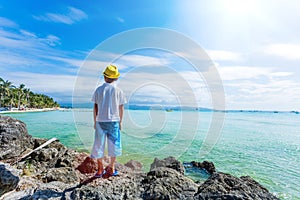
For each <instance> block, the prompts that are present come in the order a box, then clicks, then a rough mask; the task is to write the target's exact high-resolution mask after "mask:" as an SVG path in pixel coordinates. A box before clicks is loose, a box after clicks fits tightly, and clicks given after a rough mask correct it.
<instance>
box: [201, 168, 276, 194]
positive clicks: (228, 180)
mask: <svg viewBox="0 0 300 200" xmlns="http://www.w3.org/2000/svg"><path fill="white" fill-rule="evenodd" d="M195 199H232V200H235V199H240V200H243V199H245V200H246V199H247V200H256V199H266V200H271V199H272V200H273V199H276V200H277V199H278V198H277V197H275V196H274V195H272V194H271V193H269V192H268V190H267V189H266V188H264V187H263V186H261V185H260V184H259V183H257V182H256V181H255V180H253V179H252V178H250V177H249V176H246V177H241V178H237V177H234V176H232V175H230V174H225V173H221V172H219V173H213V174H212V176H211V177H210V178H209V179H208V180H207V181H205V182H204V183H203V184H202V185H200V187H199V189H198V192H197V193H196V194H195Z"/></svg>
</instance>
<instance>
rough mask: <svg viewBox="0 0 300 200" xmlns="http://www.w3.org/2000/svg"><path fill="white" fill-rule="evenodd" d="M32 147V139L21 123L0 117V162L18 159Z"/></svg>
mask: <svg viewBox="0 0 300 200" xmlns="http://www.w3.org/2000/svg"><path fill="white" fill-rule="evenodd" d="M32 146H33V143H32V137H31V136H30V135H29V134H28V132H27V129H26V125H25V124H24V123H23V122H21V121H19V120H16V119H13V118H11V117H9V116H3V115H0V160H6V159H11V158H16V157H19V156H20V155H21V154H23V153H24V151H26V150H28V148H32Z"/></svg>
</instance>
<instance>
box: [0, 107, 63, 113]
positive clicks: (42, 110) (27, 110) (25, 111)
mask: <svg viewBox="0 0 300 200" xmlns="http://www.w3.org/2000/svg"><path fill="white" fill-rule="evenodd" d="M56 110H62V109H61V108H28V109H26V110H5V111H0V114H11V113H29V112H48V111H56Z"/></svg>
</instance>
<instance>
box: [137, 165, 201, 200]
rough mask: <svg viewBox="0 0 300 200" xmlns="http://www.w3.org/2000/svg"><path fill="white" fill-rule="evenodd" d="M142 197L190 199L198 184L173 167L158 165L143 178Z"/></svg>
mask: <svg viewBox="0 0 300 200" xmlns="http://www.w3.org/2000/svg"><path fill="white" fill-rule="evenodd" d="M143 187H144V188H145V192H144V193H143V199H192V198H193V196H194V194H195V193H196V191H197V187H198V185H197V184H196V183H194V182H193V181H192V180H191V179H189V178H187V177H185V176H183V175H182V174H181V173H179V172H177V171H176V170H174V169H171V168H166V167H158V168H155V169H153V170H152V171H150V172H149V173H148V174H147V177H146V178H145V179H144V180H143Z"/></svg>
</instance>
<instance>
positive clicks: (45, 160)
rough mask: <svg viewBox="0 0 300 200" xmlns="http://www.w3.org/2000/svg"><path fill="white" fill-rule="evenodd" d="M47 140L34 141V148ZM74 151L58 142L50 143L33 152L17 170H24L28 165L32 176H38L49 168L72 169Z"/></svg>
mask: <svg viewBox="0 0 300 200" xmlns="http://www.w3.org/2000/svg"><path fill="white" fill-rule="evenodd" d="M46 141H47V140H45V139H34V143H35V145H34V148H36V147H38V146H40V145H42V144H43V143H44V142H46ZM75 154H76V153H75V151H73V150H71V149H68V148H67V147H65V146H64V145H63V144H61V143H60V142H58V141H55V142H52V143H51V144H49V145H47V146H46V147H44V148H42V149H40V150H38V151H36V152H33V153H32V154H31V155H30V156H29V157H28V158H26V159H25V160H24V161H22V162H19V163H18V164H17V166H18V168H20V169H24V168H26V167H27V166H28V165H29V166H30V170H31V172H32V173H33V174H40V173H42V172H45V171H47V170H48V169H51V168H59V167H74V166H73V161H74V159H75Z"/></svg>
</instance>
